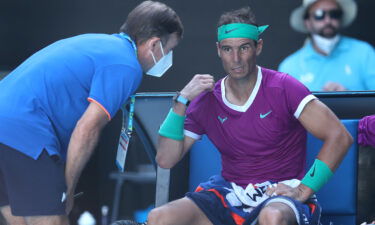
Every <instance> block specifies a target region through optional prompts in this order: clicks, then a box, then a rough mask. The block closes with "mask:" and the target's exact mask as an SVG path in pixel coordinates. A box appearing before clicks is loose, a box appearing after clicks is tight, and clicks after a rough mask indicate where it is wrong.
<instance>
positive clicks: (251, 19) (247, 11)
mask: <svg viewBox="0 0 375 225" xmlns="http://www.w3.org/2000/svg"><path fill="white" fill-rule="evenodd" d="M230 23H247V24H252V25H255V26H258V25H257V23H256V19H255V14H254V13H253V11H252V10H251V8H250V7H249V6H246V7H243V8H240V9H237V10H233V11H229V12H225V13H223V14H222V15H221V16H220V19H219V22H218V23H217V27H220V26H222V25H225V24H230Z"/></svg>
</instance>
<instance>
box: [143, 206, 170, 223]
mask: <svg viewBox="0 0 375 225" xmlns="http://www.w3.org/2000/svg"><path fill="white" fill-rule="evenodd" d="M166 218H168V212H167V210H166V209H165V208H164V207H159V208H155V209H153V210H151V212H150V213H149V214H148V224H152V225H167V221H166Z"/></svg>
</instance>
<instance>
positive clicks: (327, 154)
mask: <svg viewBox="0 0 375 225" xmlns="http://www.w3.org/2000/svg"><path fill="white" fill-rule="evenodd" d="M352 143H353V138H352V136H351V135H350V134H349V133H348V132H347V131H346V130H345V129H343V130H341V131H338V132H337V133H336V135H333V136H332V137H331V138H329V139H327V140H325V141H324V144H323V146H322V148H321V150H320V152H319V154H318V157H317V158H318V159H320V160H321V161H323V162H325V163H326V164H327V165H328V167H329V168H330V169H331V170H332V172H334V171H335V170H336V169H337V167H338V166H339V165H340V163H341V161H342V160H343V158H344V157H345V155H346V153H347V152H348V149H349V147H350V145H351V144H352Z"/></svg>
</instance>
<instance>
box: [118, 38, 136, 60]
mask: <svg viewBox="0 0 375 225" xmlns="http://www.w3.org/2000/svg"><path fill="white" fill-rule="evenodd" d="M120 36H121V37H123V38H125V39H126V40H128V41H129V42H130V43H131V44H132V46H133V48H134V51H135V55H137V45H136V44H135V42H134V41H133V40H132V39H131V37H129V35H127V34H125V33H123V32H121V33H120Z"/></svg>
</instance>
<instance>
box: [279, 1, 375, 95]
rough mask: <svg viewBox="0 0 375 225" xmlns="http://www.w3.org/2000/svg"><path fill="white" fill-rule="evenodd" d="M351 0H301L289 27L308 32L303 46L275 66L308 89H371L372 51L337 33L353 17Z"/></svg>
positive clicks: (374, 73) (374, 79)
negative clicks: (301, 2) (301, 3)
mask: <svg viewBox="0 0 375 225" xmlns="http://www.w3.org/2000/svg"><path fill="white" fill-rule="evenodd" d="M356 12H357V5H356V3H355V1H353V0H304V1H303V5H302V6H301V7H299V8H297V9H295V10H294V11H293V13H292V14H291V18H290V22H291V26H292V27H293V29H295V30H296V31H298V32H302V33H308V35H309V38H308V40H307V41H306V43H305V45H304V46H303V47H302V48H301V49H299V50H298V51H297V52H295V53H293V54H292V55H290V56H288V57H287V58H286V59H284V61H282V63H281V64H280V66H279V71H281V72H286V73H288V74H290V75H292V76H294V77H295V78H297V79H298V80H299V81H301V82H302V83H303V84H305V85H306V86H307V87H308V88H309V89H310V90H312V91H344V90H374V89H375V67H374V65H375V51H374V48H373V47H372V46H371V45H369V44H368V43H366V42H363V41H360V40H356V39H353V38H349V37H346V36H342V35H339V30H340V28H342V27H346V26H348V25H350V24H351V23H352V22H353V20H354V19H355V16H356Z"/></svg>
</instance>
